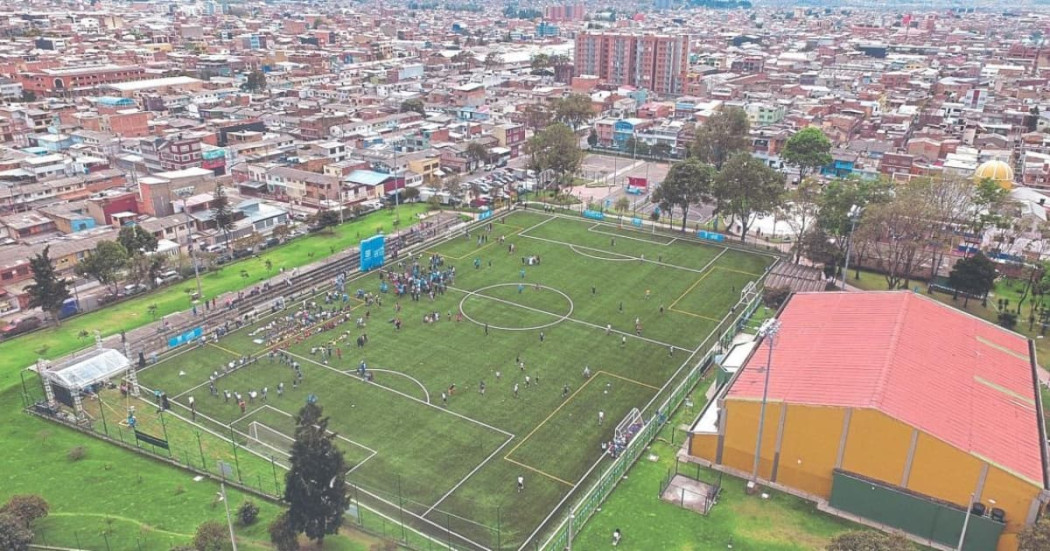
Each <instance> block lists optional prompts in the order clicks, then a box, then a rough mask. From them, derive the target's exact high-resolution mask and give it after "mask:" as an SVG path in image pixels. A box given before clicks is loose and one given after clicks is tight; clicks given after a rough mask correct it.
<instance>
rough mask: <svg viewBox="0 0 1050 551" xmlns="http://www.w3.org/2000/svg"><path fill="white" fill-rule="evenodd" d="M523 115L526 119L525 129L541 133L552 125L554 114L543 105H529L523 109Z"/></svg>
mask: <svg viewBox="0 0 1050 551" xmlns="http://www.w3.org/2000/svg"><path fill="white" fill-rule="evenodd" d="M522 114H523V115H524V117H525V127H526V128H530V129H532V131H533V132H539V131H540V130H543V129H544V128H546V127H547V125H548V124H550V122H551V119H552V118H553V117H554V114H553V113H551V110H550V109H549V108H548V107H547V106H546V105H544V104H542V103H529V104H527V105H525V107H524V108H523V109H522Z"/></svg>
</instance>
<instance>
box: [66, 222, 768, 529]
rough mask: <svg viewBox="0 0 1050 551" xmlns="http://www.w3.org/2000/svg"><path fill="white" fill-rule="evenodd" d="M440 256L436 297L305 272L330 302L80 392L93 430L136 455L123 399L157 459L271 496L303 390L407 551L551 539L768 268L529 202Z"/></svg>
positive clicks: (371, 277) (357, 513) (682, 383)
mask: <svg viewBox="0 0 1050 551" xmlns="http://www.w3.org/2000/svg"><path fill="white" fill-rule="evenodd" d="M489 222H491V225H490V224H489ZM437 257H440V258H441V259H442V261H441V262H440V264H439V265H438V268H439V269H441V270H449V269H450V268H451V267H453V266H454V267H455V276H454V280H453V281H451V282H449V284H448V285H447V289H445V290H444V292H443V293H440V292H439V293H436V294H435V295H434V297H433V298H431V297H430V296H428V295H426V294H423V295H421V296H419V297H418V300H413V298H411V297H410V296H408V295H404V296H401V297H398V296H396V295H395V294H394V288H393V287H392V286H390V285H387V284H386V282H385V281H381V280H380V276H379V274H377V273H376V272H371V273H368V274H365V275H362V276H360V277H357V278H355V279H350V281H349V282H348V283H347V285H346V294H347V295H348V297H349V298H348V299H342V298H340V297H339V296H338V295H337V296H336V298H335V300H334V301H332V302H331V303H327V302H326V297H325V295H324V293H325V292H328V291H330V290H331V289H332V282H330V281H318V282H317V291H318V293H319V294H318V296H317V297H315V298H314V299H313V300H314V301H316V302H317V306H318V307H319V308H321V309H341V311H340V313H339V314H333V315H332V316H331V317H328V318H325V319H323V320H318V321H317V323H315V324H312V325H309V327H308V328H304V327H303V326H298V327H297V329H296V330H295V331H292V332H289V331H284V332H277V331H276V330H275V329H274V326H275V325H276V324H278V323H279V321H280V320H281V319H283V318H284V317H285V316H288V315H289V314H291V313H292V312H293V311H295V310H296V309H298V308H302V306H303V303H302V302H303V301H299V302H297V303H295V304H289V305H288V308H286V309H285V310H284V311H280V312H276V313H267V314H266V315H263V316H261V317H260V318H257V319H256V320H255V321H254V323H253V324H251V325H248V326H245V327H243V328H240V329H238V330H236V331H233V332H232V333H230V334H228V335H227V336H225V337H223V338H222V339H221V340H219V341H218V342H209V343H208V344H206V345H203V346H197V347H194V348H185V349H182V350H179V351H177V352H176V353H173V354H170V355H169V356H168V357H166V358H163V359H162V360H161V361H160V362H158V363H157V364H155V365H150V366H148V367H147V368H146V369H144V370H141V371H140V372H139V380H140V382H141V384H142V386H143V395H142V396H141V397H138V398H136V397H131V396H125V395H123V394H121V393H120V392H119V391H117V390H116V389H109V390H103V391H101V392H100V393H99V394H98V396H97V398H96V399H90V400H88V401H87V402H86V405H85V407H86V409H87V411H88V414H89V415H90V418H91V420H92V424H93V428H95V430H97V431H99V432H103V433H105V434H109V435H110V436H111V437H113V438H114V439H116V440H119V441H123V442H126V443H128V444H130V445H136V446H140V447H144V448H146V449H150V447H151V445H152V444H150V443H149V442H144V441H142V440H140V439H139V438H138V434H137V433H136V432H134V431H132V430H131V429H130V427H129V426H128V425H127V417H128V412H129V411H130V410H134V412H135V416H136V427H135V428H136V430H137V431H138V432H139V433H143V434H148V435H153V436H155V437H157V438H159V439H162V440H163V441H166V442H168V443H169V446H170V447H169V448H168V449H155V447H154V451H156V452H157V453H158V454H160V455H163V456H167V457H170V458H171V459H172V460H174V461H177V462H179V463H180V464H183V465H187V466H191V467H193V468H195V469H198V470H202V471H208V472H211V473H218V474H219V475H220V476H223V477H226V478H229V479H231V480H236V481H239V482H241V483H243V484H245V485H248V486H252V487H255V488H256V489H257V490H259V491H263V492H266V493H269V494H277V495H279V494H280V493H281V492H282V491H283V472H284V469H285V468H286V467H287V456H288V450H289V448H290V446H291V442H292V435H293V433H294V426H295V421H294V415H295V413H296V411H297V410H298V409H299V407H301V406H302V404H303V403H305V401H306V400H307V399H316V400H317V401H318V403H319V404H321V405H322V406H323V407H324V412H325V415H327V416H329V417H330V421H329V425H328V426H329V429H330V430H332V431H334V432H335V433H336V434H337V435H338V437H337V439H336V445H337V446H338V447H339V448H340V449H342V450H343V451H344V453H345V454H346V458H347V463H348V466H349V468H350V470H349V473H348V476H347V480H348V484H349V486H350V491H351V495H352V498H353V503H354V507H353V510H352V511H351V518H352V519H354V520H357V521H358V522H360V518H361V517H364V516H365V515H368V514H369V512H368V511H373V512H374V514H376V515H382V516H383V517H384V522H392V523H394V525H400V526H401V527H402V535H404V537H405V538H407V537H408V536H407V535H405V534H408V533H409V532H410V530H409V529H410V528H411V529H416V530H419V531H422V532H424V533H426V534H429V535H431V536H432V537H433V539H432V540H420V541H417V542H409V543H410V544H412V545H413V546H415V547H419V548H427V546H431V545H444V546H447V547H453V548H456V549H541V548H542V549H561V547H558V546H559V545H564V539H565V538H566V537H568V534H567V529H566V528H567V527H566V526H564V520H565V518H566V516H565V515H566V513H567V511H568V510H569V508H570V507H571V508H572V510H573V511H575V512H576V516H577V522H582V521H584V520H585V519H586V517H588V516H589V515H590V513H591V512H592V510H593V508H595V507H597V504H599V503H600V502H601V500H602V499H604V497H605V496H606V495H607V493H608V491H611V489H612V487H613V486H614V485H615V482H616V480H617V479H618V477H619V476H622V474H623V472H625V471H626V468H627V467H628V466H629V465H630V463H631V462H633V461H634V460H635V459H637V457H638V455H639V454H640V453H641V451H640V450H641V449H642V447H644V445H645V444H646V443H648V442H649V441H650V440H651V438H652V435H653V434H655V431H656V430H657V429H658V428H659V425H660V424H662V423H663V421H664V419H666V415H667V414H668V412H669V411H671V410H673V409H674V408H675V407H677V405H678V403H680V401H681V399H682V397H684V396H685V395H686V394H687V393H688V391H689V389H690V388H691V386H692V385H693V384H695V381H696V380H697V379H698V378H699V373H700V371H701V369H702V368H703V367H704V366H705V365H706V364H707V363H708V362H709V361H710V358H711V355H712V354H713V350H714V349H717V347H718V345H719V343H721V342H723V341H724V340H725V339H726V338H731V336H732V334H733V333H735V331H736V329H737V327H738V326H739V324H740V323H741V320H746V318H747V316H748V315H750V313H751V312H752V311H753V310H754V308H755V307H756V306H757V304H758V302H757V293H756V290H757V288H758V287H757V286H756V284H760V282H761V279H762V277H763V276H764V274H765V272H766V270H767V269H768V267H769V266H770V265H771V264H772V263H773V262H774V261H775V258H774V257H772V256H768V255H764V254H761V253H755V252H750V251H745V250H737V249H732V248H728V247H725V246H721V245H719V246H713V245H708V244H703V243H699V242H698V241H696V240H694V239H691V238H687V237H682V236H680V235H675V234H660V233H657V234H653V233H649V232H639V231H635V230H632V229H630V228H622V227H620V226H619V225H618V224H616V223H602V222H596V221H594V220H585V219H582V218H578V217H569V216H558V215H550V214H544V213H541V212H533V211H531V210H528V211H524V212H522V211H518V212H515V213H512V214H509V215H508V216H506V217H505V218H498V217H497V218H494V219H492V220H490V221H486V222H485V223H483V224H480V225H475V226H473V227H470V228H468V229H465V230H464V231H463V232H462V233H457V234H456V235H453V236H452V237H450V238H449V239H447V240H446V241H444V242H437V243H434V244H432V245H429V246H428V247H427V248H426V249H425V250H423V251H421V258H420V263H421V265H422V267H423V268H425V267H426V266H428V265H429V262H430V260H431V258H437ZM412 262H413V260H412V259H408V260H406V257H405V256H402V257H401V259H400V262H388V264H387V266H386V268H387V269H389V270H394V271H405V270H411V268H412ZM384 286H385V287H386V291H385V292H384V291H383V290H382V289H383V288H384ZM746 289H750V291H749V292H747V293H744V295H745V296H744V297H743V299H742V292H743V291H745V290H746ZM359 290H360V291H361V293H358V291H359ZM359 294H361V295H366V294H371V295H372V296H374V297H378V299H379V300H381V301H382V302H381V304H380V302H379V301H378V300H375V301H372V302H371V303H370V304H369V303H367V302H366V301H365V300H361V299H359V298H357V297H358V295H359ZM328 298H331V297H328ZM305 302H307V307H308V308H309V307H310V304H309V301H305ZM395 319H397V320H399V322H400V328H397V327H395V324H394V323H393V322H394V320H395ZM274 335H278V336H276V337H275V336H274ZM364 335H367V339H364V340H363V342H362V339H361V337H362V336H364ZM275 346H278V347H280V348H282V349H284V350H285V354H283V355H280V354H279V355H271V354H270V353H269V352H270V350H271V349H272V348H273V347H275ZM362 363H363V364H364V366H363V367H362ZM293 364H295V365H297V366H298V370H299V371H300V372H301V374H302V376H301V379H300V378H299V377H298V376H297V375H296V370H295V368H294V367H293ZM231 365H232V366H231ZM212 379H214V389H212V388H211V386H212V385H211V384H210V383H211V381H212ZM278 388H281V389H282V390H281V391H280V392H279V391H278V390H277V389H278ZM154 391H160V392H163V393H164V394H166V395H167V396H168V397H169V398H170V400H171V409H170V410H169V411H166V412H163V413H158V412H157V410H158V408H157V405H156V404H155V403H154V400H153V397H154V394H153V393H154ZM227 392H230V393H231V394H232V396H231V397H230V398H227V397H226V393H227ZM253 393H254V395H253ZM236 394H240V395H241V398H242V400H237V399H236ZM191 401H192V407H191ZM241 401H243V407H242V406H241V404H240V403H239V402H241ZM519 476H520V477H523V479H524V488H523V489H522V490H521V491H518V488H517V480H518V477H519ZM366 507H367V509H366ZM399 539H401V538H399Z"/></svg>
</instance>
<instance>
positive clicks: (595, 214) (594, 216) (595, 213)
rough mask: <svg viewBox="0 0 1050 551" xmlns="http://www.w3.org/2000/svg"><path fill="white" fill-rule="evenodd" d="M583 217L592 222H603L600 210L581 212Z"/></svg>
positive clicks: (603, 214) (603, 218) (602, 213)
mask: <svg viewBox="0 0 1050 551" xmlns="http://www.w3.org/2000/svg"><path fill="white" fill-rule="evenodd" d="M583 217H584V218H591V219H594V220H605V213H604V212H602V211H600V210H585V211H583Z"/></svg>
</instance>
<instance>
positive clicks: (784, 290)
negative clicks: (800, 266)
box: [762, 287, 791, 310]
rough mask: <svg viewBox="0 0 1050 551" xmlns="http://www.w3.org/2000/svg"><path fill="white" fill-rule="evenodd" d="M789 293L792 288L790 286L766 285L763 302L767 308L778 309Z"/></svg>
mask: <svg viewBox="0 0 1050 551" xmlns="http://www.w3.org/2000/svg"><path fill="white" fill-rule="evenodd" d="M789 295H791V289H790V288H788V287H766V289H765V291H763V292H762V304H764V305H765V306H766V307H767V308H772V309H773V310H777V309H779V308H780V305H781V304H784V301H785V300H787V298H788V296H789Z"/></svg>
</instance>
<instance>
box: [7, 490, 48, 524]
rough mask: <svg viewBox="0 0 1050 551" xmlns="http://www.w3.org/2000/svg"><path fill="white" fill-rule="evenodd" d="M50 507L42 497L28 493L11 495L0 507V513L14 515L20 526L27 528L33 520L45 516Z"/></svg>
mask: <svg viewBox="0 0 1050 551" xmlns="http://www.w3.org/2000/svg"><path fill="white" fill-rule="evenodd" d="M50 509H51V507H50V506H49V505H48V504H47V501H46V500H45V499H44V498H42V497H40V496H38V495H32V494H28V495H16V496H11V499H9V500H8V501H7V505H4V506H3V508H0V513H3V514H7V515H11V516H12V517H15V518H16V519H18V520H19V521H21V523H22V526H25V527H26V528H29V527H30V526H32V525H33V522H34V521H35V520H37V519H41V518H44V517H46V516H47V513H48V511H49V510H50Z"/></svg>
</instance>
